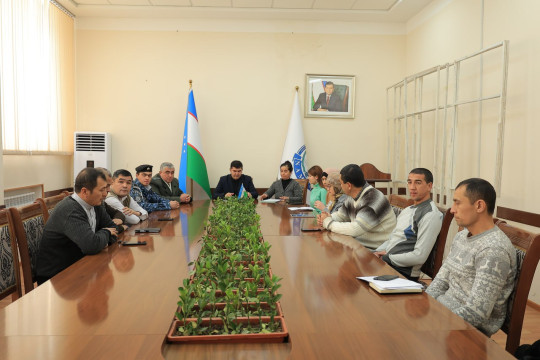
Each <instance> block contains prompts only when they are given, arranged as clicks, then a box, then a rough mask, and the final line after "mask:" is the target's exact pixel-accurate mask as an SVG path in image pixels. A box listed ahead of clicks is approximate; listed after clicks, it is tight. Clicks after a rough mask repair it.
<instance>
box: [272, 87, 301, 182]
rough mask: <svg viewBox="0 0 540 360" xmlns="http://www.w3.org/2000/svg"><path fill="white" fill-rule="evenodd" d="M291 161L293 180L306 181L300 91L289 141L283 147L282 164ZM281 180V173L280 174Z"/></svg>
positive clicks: (296, 100) (292, 117) (288, 136)
mask: <svg viewBox="0 0 540 360" xmlns="http://www.w3.org/2000/svg"><path fill="white" fill-rule="evenodd" d="M287 160H289V161H290V162H291V163H292V164H293V172H292V174H291V179H306V178H307V173H306V167H305V165H304V164H305V160H306V143H305V142H304V129H303V127H302V114H301V113H300V103H299V102H298V91H296V93H295V95H294V104H293V108H292V113H291V121H290V123H289V130H288V131H287V140H285V146H284V147H283V155H282V156H281V164H283V163H284V162H285V161H287ZM278 178H279V173H278Z"/></svg>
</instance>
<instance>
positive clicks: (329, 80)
mask: <svg viewBox="0 0 540 360" xmlns="http://www.w3.org/2000/svg"><path fill="white" fill-rule="evenodd" d="M306 94H307V101H306V116H308V117H336V118H353V117H354V76H341V75H310V74H307V75H306Z"/></svg>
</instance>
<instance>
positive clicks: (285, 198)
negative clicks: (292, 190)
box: [279, 196, 289, 201]
mask: <svg viewBox="0 0 540 360" xmlns="http://www.w3.org/2000/svg"><path fill="white" fill-rule="evenodd" d="M279 198H280V199H281V200H284V201H287V200H289V197H288V196H280V197H279Z"/></svg>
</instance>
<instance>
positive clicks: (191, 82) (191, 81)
mask: <svg viewBox="0 0 540 360" xmlns="http://www.w3.org/2000/svg"><path fill="white" fill-rule="evenodd" d="M192 85H193V80H191V79H189V90H191V86H192ZM189 195H190V196H191V198H193V179H192V178H189Z"/></svg>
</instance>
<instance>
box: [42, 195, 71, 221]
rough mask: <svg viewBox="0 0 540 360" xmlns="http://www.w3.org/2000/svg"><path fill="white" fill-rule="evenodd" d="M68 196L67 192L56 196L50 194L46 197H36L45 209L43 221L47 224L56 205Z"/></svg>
mask: <svg viewBox="0 0 540 360" xmlns="http://www.w3.org/2000/svg"><path fill="white" fill-rule="evenodd" d="M66 196H67V193H61V194H58V195H54V196H49V197H46V198H43V199H42V198H38V199H36V201H37V202H39V203H40V204H41V207H42V209H43V222H44V223H45V224H46V223H47V221H48V220H49V217H50V216H51V214H52V212H53V210H54V207H55V206H56V205H57V204H58V203H59V202H60V201H62V200H64V198H65V197H66Z"/></svg>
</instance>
